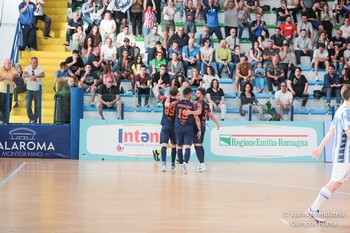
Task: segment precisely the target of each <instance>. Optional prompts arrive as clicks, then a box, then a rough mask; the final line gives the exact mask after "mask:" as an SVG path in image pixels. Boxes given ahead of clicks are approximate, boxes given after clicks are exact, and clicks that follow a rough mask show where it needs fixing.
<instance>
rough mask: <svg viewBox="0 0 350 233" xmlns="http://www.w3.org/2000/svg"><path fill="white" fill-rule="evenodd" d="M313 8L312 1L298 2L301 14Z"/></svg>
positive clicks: (303, 0)
mask: <svg viewBox="0 0 350 233" xmlns="http://www.w3.org/2000/svg"><path fill="white" fill-rule="evenodd" d="M312 6H313V0H301V1H300V7H301V12H302V13H306V12H307V11H308V10H310V9H311V8H312Z"/></svg>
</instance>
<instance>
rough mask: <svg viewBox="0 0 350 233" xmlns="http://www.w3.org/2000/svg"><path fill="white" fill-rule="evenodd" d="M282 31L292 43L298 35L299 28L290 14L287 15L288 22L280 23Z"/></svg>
mask: <svg viewBox="0 0 350 233" xmlns="http://www.w3.org/2000/svg"><path fill="white" fill-rule="evenodd" d="M280 29H281V33H282V35H284V37H285V38H286V39H287V40H288V42H289V43H291V42H292V41H293V40H294V38H295V37H296V35H297V28H296V26H295V25H294V24H293V23H292V17H291V16H290V15H287V16H286V22H285V23H282V24H281V25H280Z"/></svg>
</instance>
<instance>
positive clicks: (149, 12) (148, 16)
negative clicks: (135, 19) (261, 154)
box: [143, 0, 159, 41]
mask: <svg viewBox="0 0 350 233" xmlns="http://www.w3.org/2000/svg"><path fill="white" fill-rule="evenodd" d="M156 13H157V12H156V4H155V2H154V0H152V3H149V2H148V1H147V0H144V1H143V17H144V19H143V38H144V39H146V38H147V36H148V34H150V32H151V30H153V28H154V26H156V19H155V15H156ZM157 30H158V27H157ZM157 41H159V40H157Z"/></svg>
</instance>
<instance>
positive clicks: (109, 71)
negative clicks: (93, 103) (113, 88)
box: [101, 65, 117, 85]
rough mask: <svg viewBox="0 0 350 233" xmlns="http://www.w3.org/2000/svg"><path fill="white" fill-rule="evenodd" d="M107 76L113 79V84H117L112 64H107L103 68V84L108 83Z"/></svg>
mask: <svg viewBox="0 0 350 233" xmlns="http://www.w3.org/2000/svg"><path fill="white" fill-rule="evenodd" d="M107 78H111V79H112V80H113V84H114V85H116V83H117V82H116V77H115V75H114V73H113V71H112V68H111V66H110V65H106V66H105V67H104V68H103V71H102V74H101V79H102V84H104V85H107Z"/></svg>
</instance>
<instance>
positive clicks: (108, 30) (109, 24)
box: [100, 12, 119, 47]
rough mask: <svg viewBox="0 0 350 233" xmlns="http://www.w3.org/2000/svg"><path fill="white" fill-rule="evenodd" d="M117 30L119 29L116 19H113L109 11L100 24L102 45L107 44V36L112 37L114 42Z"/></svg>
mask: <svg viewBox="0 0 350 233" xmlns="http://www.w3.org/2000/svg"><path fill="white" fill-rule="evenodd" d="M116 31H117V25H116V23H115V21H114V20H113V19H112V16H111V13H110V12H107V13H106V14H105V17H104V19H103V20H102V21H101V25H100V34H101V38H102V45H104V44H105V42H106V39H107V38H111V39H112V41H113V44H114V42H115V41H116ZM118 47H119V46H118Z"/></svg>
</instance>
